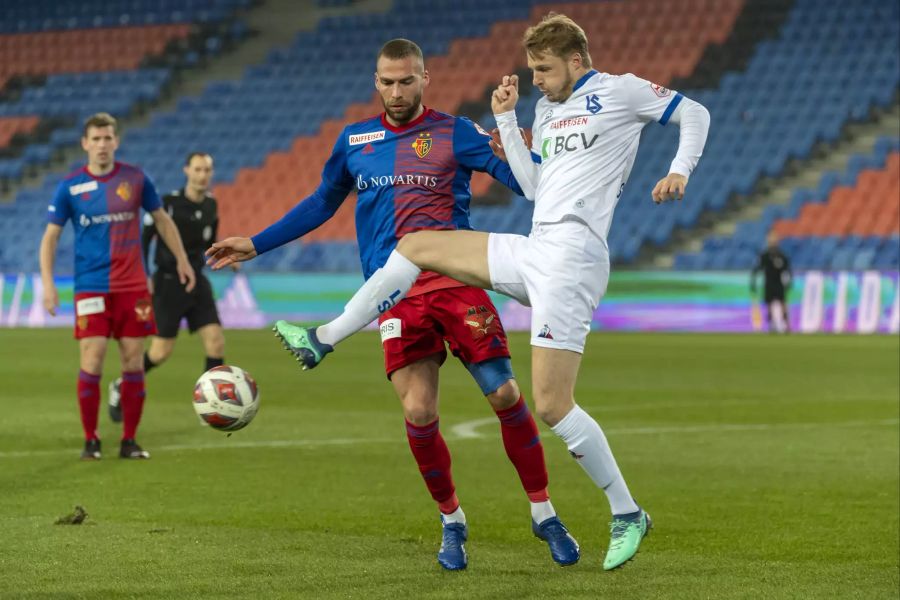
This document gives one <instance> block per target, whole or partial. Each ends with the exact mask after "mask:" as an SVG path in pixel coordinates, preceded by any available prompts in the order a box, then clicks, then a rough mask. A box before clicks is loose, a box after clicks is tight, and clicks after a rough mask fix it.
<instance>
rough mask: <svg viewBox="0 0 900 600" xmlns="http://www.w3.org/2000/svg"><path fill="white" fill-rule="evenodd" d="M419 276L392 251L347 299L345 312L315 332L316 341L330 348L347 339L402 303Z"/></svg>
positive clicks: (409, 262)
mask: <svg viewBox="0 0 900 600" xmlns="http://www.w3.org/2000/svg"><path fill="white" fill-rule="evenodd" d="M421 272H422V271H421V269H419V267H417V266H416V265H415V264H413V263H412V261H410V260H409V259H408V258H406V257H405V256H403V255H402V254H400V253H399V252H397V251H396V250H393V251H391V255H390V256H388V259H387V262H386V263H384V266H383V267H381V268H380V269H378V270H377V271H375V272H374V273H373V274H372V276H371V277H369V280H368V281H366V282H365V283H364V284H363V286H362V287H361V288H359V290H358V291H357V292H356V293H355V294H354V295H353V297H352V298H350V302H348V303H347V306H345V307H344V312H343V313H341V314H340V315H339V316H338V317H337V318H336V319H335V320H333V321H331V322H329V323H326V324H325V325H322V326H321V327H319V328H318V329H316V337H317V338H319V341H320V342H322V343H324V344H330V345H332V346H334V345H335V344H337V343H338V342H340V341H342V340H344V339H346V338H348V337H350V336H351V335H353V334H354V333H356V332H357V331H359V330H360V329H362V328H363V327H365V326H366V325H368V324H369V323H371V322H372V321H373V320H374V319H376V318H377V317H378V315H380V314H381V313H383V312H385V311H386V310H388V309H390V308H391V307H392V306H394V305H395V304H397V303H398V302H399V301H400V300H402V299H403V297H404V296H406V292H408V291H409V288H411V287H412V285H413V284H414V283H415V282H416V279H417V278H418V277H419V273H421Z"/></svg>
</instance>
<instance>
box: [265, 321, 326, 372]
mask: <svg viewBox="0 0 900 600" xmlns="http://www.w3.org/2000/svg"><path fill="white" fill-rule="evenodd" d="M272 331H274V332H275V336H276V337H278V338H280V339H281V345H282V346H284V348H285V350H288V351H289V352H290V353H291V354H293V355H294V356H296V357H297V362H299V363H300V364H302V365H303V370H304V371H305V370H307V369H313V368H315V367H316V365H318V364H319V363H320V362H322V360H323V359H324V358H325V355H326V354H328V353H329V352H333V351H334V347H333V346H330V345H328V344H323V343H322V342H320V341H319V339H318V338H317V337H316V328H315V327H308V328H307V327H300V326H299V325H291V324H290V323H288V322H287V321H277V322H276V323H275V327H273V328H272Z"/></svg>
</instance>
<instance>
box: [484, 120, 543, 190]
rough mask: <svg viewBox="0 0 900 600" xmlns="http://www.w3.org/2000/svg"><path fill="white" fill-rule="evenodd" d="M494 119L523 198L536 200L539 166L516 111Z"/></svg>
mask: <svg viewBox="0 0 900 600" xmlns="http://www.w3.org/2000/svg"><path fill="white" fill-rule="evenodd" d="M494 118H495V119H496V120H497V128H498V129H500V141H501V142H503V150H504V152H506V160H508V161H509V166H510V169H512V172H513V175H514V176H515V178H516V181H518V182H519V184H520V185H521V187H522V196H525V198H527V199H528V200H534V194H535V191H536V190H537V183H538V177H539V176H540V173H539V171H538V165H537V164H535V160H534V153H533V152H532V151H531V150H529V149H528V147H527V146H526V145H525V141H524V140H523V139H522V136H521V134H520V132H519V123H518V120H517V119H516V111H514V110H511V111H509V112H505V113H502V114H499V115H495V116H494Z"/></svg>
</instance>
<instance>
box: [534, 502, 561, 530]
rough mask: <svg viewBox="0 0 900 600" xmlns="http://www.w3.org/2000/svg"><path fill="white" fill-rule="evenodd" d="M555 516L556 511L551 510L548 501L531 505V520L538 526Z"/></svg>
mask: <svg viewBox="0 0 900 600" xmlns="http://www.w3.org/2000/svg"><path fill="white" fill-rule="evenodd" d="M555 516H556V510H555V509H554V508H553V505H552V504H550V500H544V501H543V502H532V503H531V518H532V520H533V521H534V522H535V523H537V524H538V525H540V524H541V523H543V522H544V521H546V520H547V519H550V518H552V517H555Z"/></svg>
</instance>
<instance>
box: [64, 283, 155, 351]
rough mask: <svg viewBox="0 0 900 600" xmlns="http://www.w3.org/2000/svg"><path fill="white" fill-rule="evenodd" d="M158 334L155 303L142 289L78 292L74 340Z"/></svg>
mask: <svg viewBox="0 0 900 600" xmlns="http://www.w3.org/2000/svg"><path fill="white" fill-rule="evenodd" d="M154 334H156V321H155V320H154V319H153V302H152V300H151V299H150V293H149V292H147V290H143V291H140V292H112V293H103V292H82V293H79V294H75V339H78V340H80V339H81V338H86V337H96V336H99V337H107V338H108V337H113V338H115V339H119V338H123V337H146V336H148V335H154Z"/></svg>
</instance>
